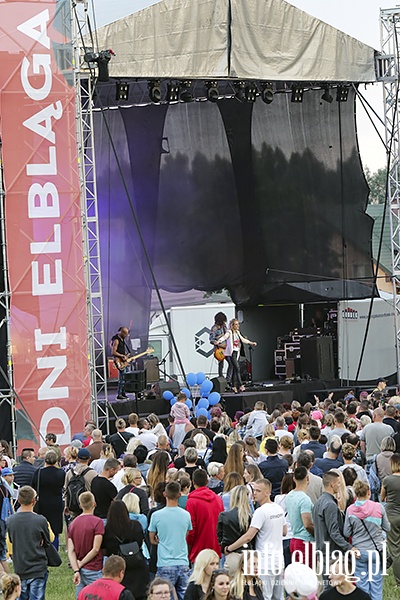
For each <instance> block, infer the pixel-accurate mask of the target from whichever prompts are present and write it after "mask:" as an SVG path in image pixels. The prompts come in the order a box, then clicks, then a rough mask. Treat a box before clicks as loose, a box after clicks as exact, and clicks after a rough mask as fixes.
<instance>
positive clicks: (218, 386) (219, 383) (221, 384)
mask: <svg viewBox="0 0 400 600" xmlns="http://www.w3.org/2000/svg"><path fill="white" fill-rule="evenodd" d="M211 382H212V384H213V389H212V391H213V392H218V393H219V394H223V393H224V392H225V390H226V388H227V385H228V382H227V381H226V378H225V377H214V379H211Z"/></svg>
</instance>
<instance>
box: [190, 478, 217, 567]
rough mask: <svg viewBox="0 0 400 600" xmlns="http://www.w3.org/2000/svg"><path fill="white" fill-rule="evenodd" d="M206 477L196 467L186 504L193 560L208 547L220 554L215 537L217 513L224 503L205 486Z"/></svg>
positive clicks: (191, 560)
mask: <svg viewBox="0 0 400 600" xmlns="http://www.w3.org/2000/svg"><path fill="white" fill-rule="evenodd" d="M207 483H208V477H207V473H206V471H204V470H203V469H197V470H196V471H195V472H194V473H193V485H194V488H195V489H194V491H193V492H190V494H189V497H188V501H187V504H186V510H187V511H188V512H189V514H190V516H191V519H192V524H193V529H192V530H191V531H189V534H188V537H187V543H188V546H189V559H190V562H194V560H195V558H196V556H197V555H198V554H199V552H200V551H201V550H205V549H206V548H209V549H211V550H215V552H217V553H218V555H219V556H220V547H219V544H218V539H217V522H218V515H219V513H220V512H222V511H223V510H224V505H223V503H222V500H221V498H220V497H219V496H217V495H216V494H214V492H213V491H212V490H210V489H209V488H208V487H207Z"/></svg>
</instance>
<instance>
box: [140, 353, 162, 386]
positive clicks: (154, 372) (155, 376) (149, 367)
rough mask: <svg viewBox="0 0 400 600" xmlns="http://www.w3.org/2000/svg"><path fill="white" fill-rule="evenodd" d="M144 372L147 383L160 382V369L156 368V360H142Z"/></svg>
mask: <svg viewBox="0 0 400 600" xmlns="http://www.w3.org/2000/svg"><path fill="white" fill-rule="evenodd" d="M143 366H144V370H145V371H146V379H147V383H156V382H157V381H159V380H160V369H159V368H158V358H156V357H154V358H145V359H144V360H143Z"/></svg>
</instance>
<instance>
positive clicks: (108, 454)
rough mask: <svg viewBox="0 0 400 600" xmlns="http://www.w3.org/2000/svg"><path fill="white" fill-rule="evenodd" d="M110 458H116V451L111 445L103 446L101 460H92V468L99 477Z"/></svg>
mask: <svg viewBox="0 0 400 600" xmlns="http://www.w3.org/2000/svg"><path fill="white" fill-rule="evenodd" d="M108 458H115V454H114V450H113V447H112V446H111V444H103V446H102V448H101V452H100V458H97V459H96V460H92V462H91V463H90V466H91V467H92V469H94V470H95V471H96V473H97V475H100V473H101V472H102V470H103V469H104V464H105V462H106V460H107V459H108Z"/></svg>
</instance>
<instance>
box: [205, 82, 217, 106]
mask: <svg viewBox="0 0 400 600" xmlns="http://www.w3.org/2000/svg"><path fill="white" fill-rule="evenodd" d="M206 88H207V100H209V101H210V102H218V98H219V92H218V84H217V82H216V81H210V82H209V83H207V84H206Z"/></svg>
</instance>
